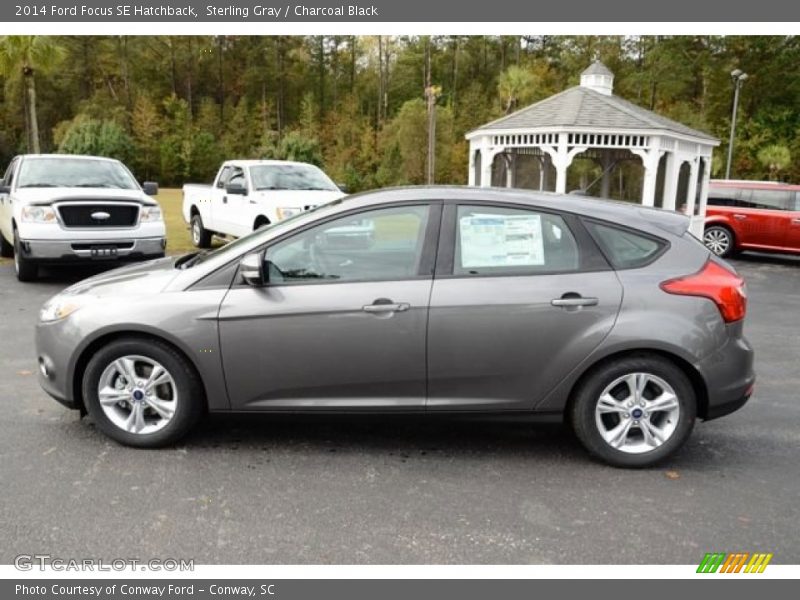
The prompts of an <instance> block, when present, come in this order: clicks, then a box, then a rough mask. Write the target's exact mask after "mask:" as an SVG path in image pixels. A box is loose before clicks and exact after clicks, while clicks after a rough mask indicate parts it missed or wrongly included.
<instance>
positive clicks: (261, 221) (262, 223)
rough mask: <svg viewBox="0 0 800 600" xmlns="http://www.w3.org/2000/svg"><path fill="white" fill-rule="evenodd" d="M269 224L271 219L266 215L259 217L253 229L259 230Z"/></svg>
mask: <svg viewBox="0 0 800 600" xmlns="http://www.w3.org/2000/svg"><path fill="white" fill-rule="evenodd" d="M267 225H269V219H268V218H266V217H258V218H257V219H256V222H255V223H254V224H253V231H258V230H259V229H261V228H262V227H266V226H267Z"/></svg>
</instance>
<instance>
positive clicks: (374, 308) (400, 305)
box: [361, 298, 411, 313]
mask: <svg viewBox="0 0 800 600" xmlns="http://www.w3.org/2000/svg"><path fill="white" fill-rule="evenodd" d="M380 300H385V298H379V299H378V300H375V302H373V303H372V304H367V305H366V306H363V307H361V310H363V311H364V312H368V313H387V312H404V311H407V310H408V309H409V308H411V305H410V304H409V303H408V302H392V301H391V300H390V301H388V302H381V301H380Z"/></svg>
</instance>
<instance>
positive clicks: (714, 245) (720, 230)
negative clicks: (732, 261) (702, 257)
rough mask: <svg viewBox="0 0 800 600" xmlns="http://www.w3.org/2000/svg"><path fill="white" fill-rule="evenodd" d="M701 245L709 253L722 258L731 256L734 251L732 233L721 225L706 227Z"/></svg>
mask: <svg viewBox="0 0 800 600" xmlns="http://www.w3.org/2000/svg"><path fill="white" fill-rule="evenodd" d="M703 243H704V244H705V245H706V248H708V249H709V250H711V252H713V253H714V254H716V255H717V256H720V257H722V258H725V257H728V256H731V255H732V254H733V251H734V240H733V233H732V232H731V230H730V229H728V228H727V227H723V226H722V225H712V226H711V227H706V230H705V232H704V233H703Z"/></svg>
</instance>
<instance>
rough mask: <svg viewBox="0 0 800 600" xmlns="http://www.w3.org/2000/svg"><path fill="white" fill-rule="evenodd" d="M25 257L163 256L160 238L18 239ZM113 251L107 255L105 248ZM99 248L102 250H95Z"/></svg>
mask: <svg viewBox="0 0 800 600" xmlns="http://www.w3.org/2000/svg"><path fill="white" fill-rule="evenodd" d="M20 246H21V247H22V253H23V256H24V257H25V258H27V259H28V260H32V261H37V262H61V261H92V260H145V259H148V258H155V257H158V256H163V255H164V251H165V250H166V247H167V240H166V238H164V237H151V238H132V239H118V240H72V241H65V240H20ZM112 248H113V249H114V252H113V253H111V252H109V249H112ZM98 249H102V250H98Z"/></svg>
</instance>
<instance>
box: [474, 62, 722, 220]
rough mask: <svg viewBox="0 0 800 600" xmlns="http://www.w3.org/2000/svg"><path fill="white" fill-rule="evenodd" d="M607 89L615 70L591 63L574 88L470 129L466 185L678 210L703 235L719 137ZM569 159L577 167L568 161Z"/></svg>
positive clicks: (599, 63)
mask: <svg viewBox="0 0 800 600" xmlns="http://www.w3.org/2000/svg"><path fill="white" fill-rule="evenodd" d="M613 92H614V74H613V73H612V72H611V70H610V69H609V68H608V67H606V66H605V65H604V64H603V63H602V62H600V61H595V62H593V63H592V64H591V65H589V67H588V68H587V69H586V70H584V71H583V73H581V80H580V85H577V86H574V87H571V88H569V89H566V90H564V91H563V92H560V93H558V94H555V95H554V96H550V97H549V98H546V99H544V100H541V101H539V102H536V103H535V104H532V105H530V106H527V107H525V108H522V109H520V110H518V111H516V112H513V113H511V114H509V115H506V116H504V117H502V118H500V119H497V120H495V121H492V122H490V123H487V124H485V125H482V126H481V127H479V128H477V129H475V130H473V131H470V132H469V133H467V135H466V138H467V140H468V141H469V146H470V155H469V156H470V158H469V184H470V185H477V186H491V185H502V186H505V187H524V188H529V189H538V190H548V191H555V192H558V193H562V194H563V193H566V192H567V191H580V192H581V193H583V194H586V195H594V196H600V197H604V198H617V199H624V200H635V201H640V202H641V203H642V204H643V205H645V206H658V207H660V208H665V209H669V210H675V209H676V208H677V209H679V210H683V211H684V212H686V213H687V214H689V215H692V217H693V223H692V229H693V231H695V232H697V233H699V232H702V228H703V222H704V219H705V208H706V198H707V196H708V181H709V178H710V175H711V153H712V150H713V148H714V147H716V146H718V145H719V140H718V139H716V138H714V137H713V136H710V135H708V134H707V133H704V132H702V131H698V130H696V129H692V128H691V127H688V126H686V125H684V124H682V123H679V122H677V121H673V120H672V119H669V118H667V117H664V116H662V115H659V114H657V113H655V112H653V111H650V110H647V109H645V108H642V107H641V106H638V105H636V104H634V103H632V102H629V101H627V100H625V99H623V98H620V97H619V96H615V95H614V93H613ZM576 159H577V160H579V162H580V167H581V168H576V167H575V166H573V161H575V160H576ZM631 164H636V165H639V167H635V168H633V169H631V168H629V167H628V166H627V165H631ZM571 166H572V171H571V170H570V167H571ZM577 180H580V181H579V183H580V185H578V184H576V181H577ZM570 182H572V183H570ZM568 184H569V188H570V190H568V189H567V188H568Z"/></svg>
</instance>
